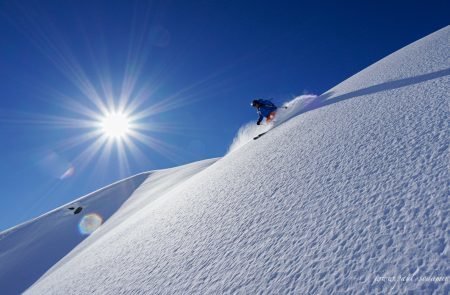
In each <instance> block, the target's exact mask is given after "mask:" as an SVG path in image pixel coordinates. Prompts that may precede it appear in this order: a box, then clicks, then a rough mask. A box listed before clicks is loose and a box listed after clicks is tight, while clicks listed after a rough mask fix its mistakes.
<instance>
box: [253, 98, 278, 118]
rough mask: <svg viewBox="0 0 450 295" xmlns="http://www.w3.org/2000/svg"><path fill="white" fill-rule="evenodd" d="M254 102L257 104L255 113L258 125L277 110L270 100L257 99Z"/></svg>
mask: <svg viewBox="0 0 450 295" xmlns="http://www.w3.org/2000/svg"><path fill="white" fill-rule="evenodd" d="M256 101H257V102H258V104H259V106H258V108H257V112H258V115H259V118H258V123H260V122H261V121H262V119H263V118H264V117H266V118H267V117H269V115H270V114H271V113H272V112H275V111H276V110H277V106H276V105H274V104H273V102H271V101H270V100H266V99H258V100H256Z"/></svg>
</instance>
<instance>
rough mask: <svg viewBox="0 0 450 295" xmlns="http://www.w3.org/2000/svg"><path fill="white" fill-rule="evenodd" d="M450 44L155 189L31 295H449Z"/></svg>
mask: <svg viewBox="0 0 450 295" xmlns="http://www.w3.org/2000/svg"><path fill="white" fill-rule="evenodd" d="M449 43H450V27H446V28H444V29H442V30H440V31H438V32H436V33H433V34H431V35H429V36H427V37H425V38H424V39H421V40H419V41H417V42H415V43H413V44H411V45H409V46H407V47H405V48H403V49H401V50H399V51H397V52H395V53H393V54H391V55H389V56H388V57H386V58H384V59H382V60H381V61H379V62H377V63H375V64H373V65H372V66H370V67H368V68H366V69H365V70H363V71H361V72H360V73H357V74H356V75H354V76H353V77H351V78H349V79H348V80H346V81H344V82H343V83H341V84H339V85H337V86H336V87H334V88H333V89H331V90H330V91H328V92H327V93H325V94H323V95H321V96H319V97H317V98H316V99H315V100H314V101H313V102H312V103H311V104H310V105H309V106H308V107H307V108H305V109H302V110H301V111H300V112H299V115H297V116H295V117H293V118H291V119H290V120H287V121H286V122H284V123H283V124H280V125H278V126H277V127H276V128H273V129H272V130H271V131H270V132H269V133H268V134H267V135H265V136H263V137H261V138H260V139H258V140H257V141H251V142H249V143H247V144H246V145H244V146H242V147H240V148H239V149H237V150H234V151H233V152H232V153H229V154H228V155H226V156H225V157H223V158H222V159H220V160H217V161H216V162H214V161H215V160H214V161H212V162H214V163H212V162H208V161H207V162H205V163H203V164H202V165H201V166H202V167H201V168H202V169H194V170H196V171H195V173H187V174H189V177H185V175H184V176H183V175H181V176H175V177H174V178H173V179H172V178H171V175H172V174H173V173H170V172H167V173H166V174H165V175H163V176H161V177H162V178H167V182H166V181H165V180H164V179H159V178H158V177H157V176H156V178H155V179H152V178H151V176H150V177H149V178H147V179H146V181H145V182H144V183H143V184H142V185H141V186H140V187H139V188H138V189H137V190H136V191H135V192H134V194H133V195H132V196H131V197H130V198H129V199H128V200H127V201H126V203H125V204H124V205H123V206H122V207H121V208H120V209H119V210H118V211H117V212H116V213H115V214H114V215H113V216H112V217H111V218H110V219H109V220H108V221H107V222H106V223H105V224H104V225H103V226H102V227H100V228H99V229H98V230H97V231H96V232H94V233H93V234H92V235H91V236H89V237H88V238H87V239H85V240H84V241H83V242H81V243H80V244H79V245H78V246H77V247H76V248H74V250H73V251H72V252H71V253H70V254H69V255H67V256H65V257H64V258H63V259H61V260H60V261H59V262H58V263H57V264H56V265H55V266H54V267H53V268H52V269H50V270H49V271H48V272H47V273H46V274H45V275H44V276H43V277H42V278H41V279H40V280H39V281H37V282H36V283H35V284H34V285H33V286H32V287H31V288H29V289H28V290H27V291H26V294H218V293H239V294H257V293H267V294H286V293H291V294H331V293H341V294H349V293H358V294H369V293H379V294H399V293H408V292H409V291H411V293H412V294H415V293H425V294H429V293H435V294H448V293H449V291H450V286H449V284H450V283H449V280H448V277H449V276H450V270H449V265H450V261H449V250H450V246H449V242H450V241H449V234H450V227H449V221H450V217H449V199H448V181H449V175H448V164H449V151H448V145H449V140H448V119H449V93H450V91H449V90H450V89H449V88H450V87H449V85H450V83H449V82H450V79H449V74H450V58H449V57H450V56H449V50H448V49H449V48H450V46H449V45H450V44H449ZM193 165H195V163H194V164H193ZM175 169H176V168H175ZM188 170H189V169H188ZM180 173H181V174H183V172H180ZM178 177H180V178H179V179H178ZM179 181H181V183H180V182H179ZM175 183H176V184H177V185H176V186H172V185H173V184H175ZM105 206H107V204H106V203H105ZM44 218H46V217H43V218H42V219H44ZM24 242H25V241H24ZM0 243H1V241H0ZM55 243H58V241H56V242H55ZM442 278H443V281H442ZM439 280H441V281H439Z"/></svg>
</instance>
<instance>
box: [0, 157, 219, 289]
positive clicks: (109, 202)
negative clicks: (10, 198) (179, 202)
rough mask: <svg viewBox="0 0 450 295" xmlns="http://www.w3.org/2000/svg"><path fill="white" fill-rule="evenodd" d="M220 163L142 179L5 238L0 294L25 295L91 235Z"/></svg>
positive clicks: (0, 241)
mask: <svg viewBox="0 0 450 295" xmlns="http://www.w3.org/2000/svg"><path fill="white" fill-rule="evenodd" d="M215 161H216V159H212V160H206V161H201V162H197V163H192V164H189V165H184V166H181V167H177V168H172V169H165V170H159V171H152V172H147V173H142V174H138V175H136V176H134V177H130V178H128V179H125V180H122V181H119V182H117V183H115V184H112V185H110V186H108V187H105V188H103V189H101V190H98V191H96V192H93V193H91V194H89V195H87V196H85V197H82V198H80V199H78V200H75V201H74V202H71V203H70V204H67V205H65V206H62V207H60V208H58V209H55V210H53V211H52V212H49V213H47V214H45V215H43V216H41V217H39V218H36V219H35V220H32V221H30V222H27V223H24V224H22V225H19V226H16V227H14V228H12V229H10V230H7V231H4V232H2V233H0V294H19V293H20V292H23V291H25V290H26V289H27V288H28V287H29V286H31V285H32V284H33V283H34V282H35V281H36V280H38V279H39V278H40V277H41V276H42V275H43V274H44V273H45V272H46V271H48V270H49V268H50V267H52V266H54V265H55V263H57V262H58V260H60V259H61V258H62V257H64V256H65V255H67V254H68V253H69V252H70V251H71V250H72V249H73V248H75V247H76V246H77V245H78V247H77V250H79V249H82V248H83V247H84V246H85V245H86V243H83V244H82V245H79V244H80V243H81V242H82V241H83V240H84V239H85V238H86V237H87V234H89V233H91V232H93V231H95V230H96V229H97V228H98V230H97V231H95V235H92V237H95V238H96V239H98V238H100V237H101V235H102V233H103V232H104V231H105V230H106V229H107V228H108V226H114V225H116V224H118V223H120V222H122V220H124V219H127V217H128V216H129V215H130V214H132V213H133V212H134V211H136V210H138V209H139V208H140V207H141V206H144V205H145V204H147V203H149V202H151V201H152V200H154V199H156V198H158V196H159V195H161V194H162V193H164V192H167V191H169V190H170V189H171V188H173V187H174V186H176V185H178V184H181V183H182V182H183V181H184V180H186V179H187V178H189V177H191V176H192V175H194V174H195V173H198V172H199V171H201V170H202V169H204V168H206V167H207V166H209V165H211V164H212V163H214V162H215ZM142 191H145V194H142ZM147 194H151V198H149V197H148V196H147ZM119 208H120V210H119ZM118 210H119V211H118ZM106 221H107V222H106ZM102 222H106V223H105V225H104V226H101V227H99V226H100V225H101V223H102ZM90 239H93V238H90Z"/></svg>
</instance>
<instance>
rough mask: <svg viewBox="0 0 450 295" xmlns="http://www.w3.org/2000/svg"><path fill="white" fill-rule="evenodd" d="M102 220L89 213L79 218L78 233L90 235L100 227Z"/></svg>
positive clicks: (96, 215)
mask: <svg viewBox="0 0 450 295" xmlns="http://www.w3.org/2000/svg"><path fill="white" fill-rule="evenodd" d="M102 223H103V219H102V217H101V216H100V215H98V214H96V213H90V214H87V215H85V216H83V218H81V221H80V223H79V224H78V229H79V230H80V233H81V234H83V235H90V234H92V233H93V232H94V231H95V230H96V229H97V228H99V227H100V225H102Z"/></svg>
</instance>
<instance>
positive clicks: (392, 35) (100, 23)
mask: <svg viewBox="0 0 450 295" xmlns="http://www.w3.org/2000/svg"><path fill="white" fill-rule="evenodd" d="M313 2H314V1H233V0H232V1H200V0H199V1H178V0H175V1H56V0H55V1H0V40H1V42H2V45H1V46H0V77H1V81H2V83H0V136H1V141H0V159H1V165H0V179H1V186H0V196H1V200H2V206H1V209H0V210H1V214H0V230H3V229H6V228H8V227H11V226H14V225H16V224H18V223H20V222H23V221H25V220H27V219H30V218H32V217H35V216H38V215H40V214H42V213H44V212H46V211H49V210H51V209H53V208H55V207H56V206H60V205H63V204H65V203H67V202H69V201H71V200H73V199H75V198H77V197H80V196H82V195H84V194H87V193H89V192H92V191H93V190H96V189H98V188H101V187H102V186H105V185H108V184H110V183H112V182H114V181H117V180H120V179H121V178H123V177H127V176H130V175H133V174H135V173H139V172H142V171H147V170H153V169H161V168H166V167H172V166H175V165H180V164H185V163H189V162H192V161H195V160H201V159H205V158H211V157H218V156H222V155H224V153H225V152H226V151H227V149H228V147H229V145H230V143H231V141H232V139H233V137H234V135H235V133H236V131H237V130H238V129H239V127H240V126H241V125H243V124H244V123H246V122H248V121H251V120H256V114H255V112H254V110H253V109H252V108H251V107H250V106H249V102H250V101H251V100H252V99H253V98H256V97H263V98H268V97H272V98H274V101H275V102H283V101H286V100H289V99H291V98H293V97H294V96H297V95H300V94H303V93H314V94H321V93H323V92H325V91H326V90H328V89H329V88H331V87H333V86H334V85H336V84H337V83H339V82H341V81H342V80H344V79H345V78H347V77H349V76H351V75H353V74H355V73H356V72H358V71H359V70H362V69H364V68H365V67H367V66H368V65H370V64H372V63H373V62H376V61H377V60H379V59H380V58H382V57H384V56H386V55H388V54H390V53H392V52H393V51H395V50H397V49H400V48H401V47H403V46H405V45H407V44H409V43H411V42H413V41H415V40H417V39H419V38H421V37H424V36H425V35H427V34H429V33H432V32H434V31H436V30H438V29H440V28H442V27H444V26H446V25H448V20H449V18H448V11H450V7H449V6H450V5H449V4H447V3H448V1H370V3H368V2H369V1H354V2H353V1H330V2H327V1H320V3H313ZM338 2H339V3H338ZM372 2H373V3H372ZM343 3H345V5H344V4H343ZM120 101H121V102H127V103H128V105H132V106H136V108H135V109H134V112H133V114H140V115H142V116H140V117H139V118H138V119H136V120H135V123H136V124H139V126H140V129H139V134H140V136H141V137H140V140H138V139H130V140H129V143H128V144H127V143H123V142H122V145H120V146H119V145H118V143H117V141H110V142H109V143H106V144H104V145H99V146H95V142H96V140H98V138H96V137H95V136H91V137H89V138H87V136H88V135H89V134H92V133H93V132H96V131H98V128H97V127H96V126H97V125H95V124H94V123H95V118H96V116H100V115H101V109H102V106H103V107H105V106H106V108H108V109H109V108H112V106H113V105H114V106H115V107H116V108H117V107H118V106H119V105H120V103H119V102H120ZM138 102H139V103H138ZM135 103H136V104H135ZM93 122H94V123H93ZM97 133H98V132H97ZM120 147H121V148H120ZM108 149H109V150H110V152H109V153H107V152H106V151H107V150H108ZM64 174H65V175H64Z"/></svg>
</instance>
